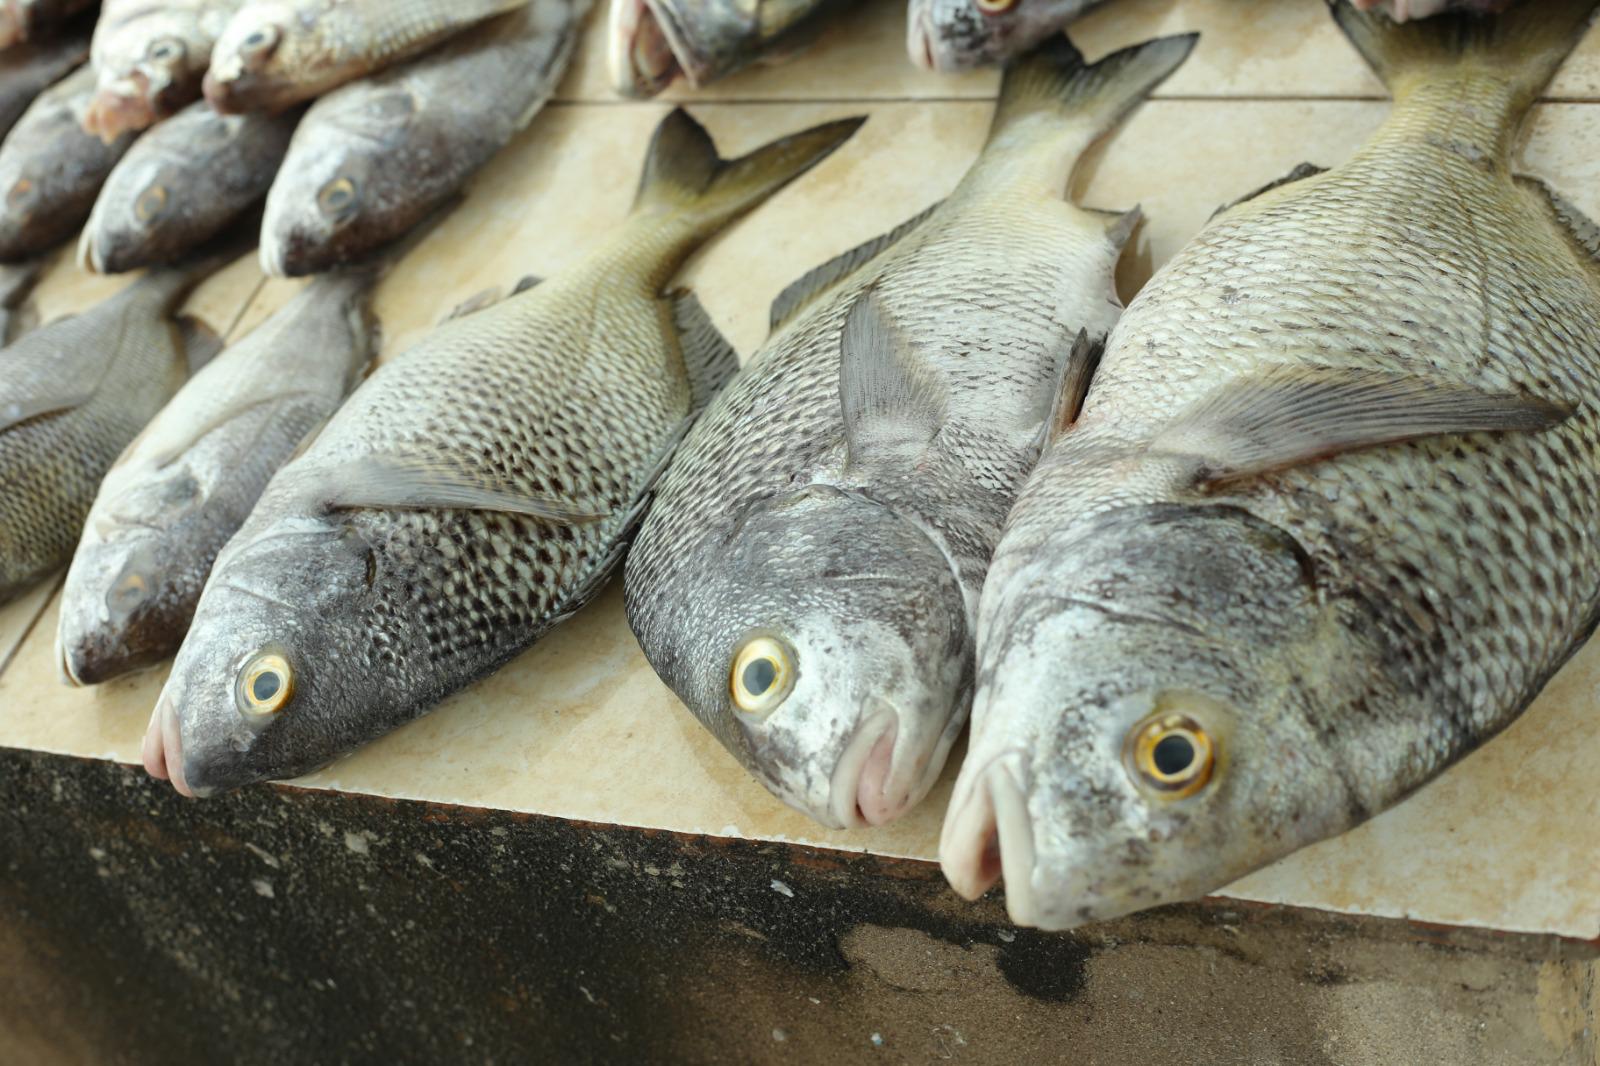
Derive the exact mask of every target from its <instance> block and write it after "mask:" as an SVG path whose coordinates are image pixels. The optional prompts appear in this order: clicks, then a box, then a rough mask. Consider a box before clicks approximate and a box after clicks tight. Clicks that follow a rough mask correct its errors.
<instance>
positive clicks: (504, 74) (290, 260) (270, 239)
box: [261, 0, 589, 277]
mask: <svg viewBox="0 0 1600 1066" xmlns="http://www.w3.org/2000/svg"><path fill="white" fill-rule="evenodd" d="M588 4H589V0H533V2H532V3H529V4H527V5H526V6H525V7H523V8H522V9H521V10H519V11H515V12H512V13H511V14H509V15H506V16H504V17H503V18H500V19H496V20H494V21H492V22H488V23H485V24H484V25H483V26H481V27H479V28H478V29H476V30H473V31H471V32H469V33H466V34H463V35H462V36H461V37H460V38H458V39H457V40H454V41H452V42H450V43H449V44H447V45H445V46H444V47H443V48H440V49H439V50H438V51H435V52H432V53H430V54H429V55H427V56H424V57H423V58H422V59H419V60H417V61H416V62H413V63H410V64H408V65H406V66H403V67H399V68H397V69H395V70H392V71H389V72H387V73H384V74H380V75H378V76H376V77H373V78H369V79H366V80H363V81H358V82H355V83H354V84H351V85H347V86H345V87H344V88H342V89H338V90H336V91H334V92H332V93H330V94H329V95H327V96H325V97H323V98H322V99H321V100H318V101H317V102H316V104H314V105H313V106H312V108H311V110H310V111H309V112H308V113H307V114H306V117H305V120H304V121H303V122H302V123H301V124H300V128H299V129H298V130H296V131H295V135H294V141H293V143H292V145H291V146H290V149H289V155H288V158H287V159H286V160H284V164H283V168H282V170H281V172H280V174H279V176H278V180H277V181H276V182H275V183H274V185H273V187H272V192H271V193H270V195H269V196H268V198H267V214H266V219H265V220H264V222H263V224H262V236H261V266H262V269H263V270H265V271H266V272H267V273H268V274H270V275H274V276H278V277H281V276H285V275H290V276H299V275H302V274H314V273H317V272H318V271H322V270H327V269H329V268H330V267H332V266H335V265H337V264H339V263H345V262H351V261H353V260H356V259H360V258H361V257H363V256H364V255H366V254H367V253H368V252H370V251H371V250H372V249H374V248H378V247H381V246H382V245H384V244H386V243H388V242H389V241H391V240H394V239H395V238H397V237H399V236H400V235H401V234H403V233H405V232H406V231H407V230H409V229H410V228H411V227H412V226H414V225H416V224H417V223H418V222H419V221H420V220H422V219H423V218H425V217H426V216H428V215H429V214H430V213H432V212H433V211H434V210H435V209H437V208H438V207H439V205H440V204H443V203H444V202H445V201H447V200H448V199H449V198H450V197H451V196H452V195H453V194H455V193H456V192H457V191H458V190H459V189H460V188H461V186H462V185H463V184H465V183H466V181H467V179H468V178H469V177H471V176H472V175H473V174H474V173H476V172H477V170H478V169H479V168H480V167H482V166H483V165H484V164H485V163H487V162H488V161H489V160H490V159H491V158H492V157H493V156H494V155H495V153H496V152H498V151H499V150H500V149H502V148H504V147H505V146H506V144H507V143H508V142H510V140H511V138H512V137H513V136H515V135H516V133H517V132H518V131H520V130H522V129H523V128H525V127H526V126H527V124H528V123H529V122H530V121H532V119H533V116H534V114H535V113H537V112H538V110H539V108H541V107H542V106H544V102H545V101H546V100H547V99H549V97H550V94H551V92H553V91H554V90H555V87H556V85H557V83H558V82H560V80H561V76H562V74H563V73H564V72H565V71H566V68H567V61H568V60H569V59H570V57H571V55H572V48H573V43H574V42H575V41H576V39H577V34H578V29H579V27H580V26H581V25H582V22H583V16H584V14H585V13H586V12H587V10H588ZM397 160H399V161H402V163H401V165H396V161H397Z"/></svg>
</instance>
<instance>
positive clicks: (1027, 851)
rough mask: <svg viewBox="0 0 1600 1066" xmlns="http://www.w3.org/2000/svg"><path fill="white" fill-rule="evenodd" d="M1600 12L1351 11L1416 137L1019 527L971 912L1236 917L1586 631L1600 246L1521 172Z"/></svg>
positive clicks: (1046, 487)
mask: <svg viewBox="0 0 1600 1066" xmlns="http://www.w3.org/2000/svg"><path fill="white" fill-rule="evenodd" d="M1594 6H1595V0H1561V2H1559V3H1553V4H1540V5H1526V6H1524V7H1520V8H1515V9H1513V11H1512V13H1510V14H1507V15H1504V16H1500V19H1499V21H1493V20H1483V19H1480V18H1473V17H1468V16H1445V17H1443V18H1439V19H1434V20H1429V21H1426V22H1419V23H1416V24H1414V25H1408V26H1404V27H1396V26H1395V24H1393V23H1392V22H1390V21H1389V20H1388V19H1387V18H1385V17H1382V16H1368V15H1360V14H1356V13H1355V12H1354V11H1353V9H1351V8H1349V7H1348V6H1346V5H1344V4H1343V3H1342V0H1336V2H1334V7H1335V9H1336V11H1335V14H1336V18H1338V20H1339V21H1340V23H1341V25H1343V26H1344V27H1345V28H1346V31H1347V32H1348V33H1349V34H1350V35H1351V37H1352V39H1353V40H1355V41H1356V42H1357V44H1358V45H1359V46H1360V47H1361V48H1362V50H1363V51H1365V52H1367V54H1368V55H1369V57H1371V58H1374V60H1375V65H1376V66H1377V67H1378V68H1379V70H1380V73H1382V74H1383V75H1384V76H1385V79H1386V80H1387V81H1388V82H1389V84H1390V86H1391V88H1392V89H1393V90H1394V92H1395V95H1396V105H1395V109H1394V112H1393V114H1392V115H1391V117H1390V118H1389V120H1388V122H1387V123H1386V124H1385V125H1384V126H1383V128H1382V129H1381V130H1380V131H1379V132H1378V133H1377V134H1376V135H1375V136H1374V137H1373V138H1372V140H1371V141H1370V142H1369V143H1368V144H1367V145H1366V146H1365V147H1364V148H1362V149H1361V151H1360V152H1358V153H1357V154H1356V155H1355V157H1353V158H1352V159H1351V160H1350V161H1349V162H1347V163H1345V164H1344V165H1342V166H1340V167H1338V168H1337V169H1335V170H1333V171H1330V172H1326V173H1322V174H1319V175H1315V176H1310V177H1303V178H1301V180H1298V181H1292V182H1290V183H1288V184H1281V185H1279V186H1276V187H1269V188H1268V189H1267V190H1266V191H1263V192H1262V193H1261V194H1259V195H1257V196H1256V197H1254V198H1253V199H1248V200H1246V201H1244V202H1242V203H1240V204H1239V205H1237V206H1234V207H1232V208H1230V209H1227V210H1226V211H1224V212H1223V213H1221V214H1220V215H1219V216H1218V217H1217V218H1216V219H1215V220H1214V221H1213V222H1212V223H1211V224H1210V225H1208V226H1207V227H1206V229H1205V230H1204V231H1203V232H1202V233H1201V234H1200V236H1199V237H1197V238H1196V239H1195V240H1194V241H1193V242H1192V243H1191V244H1190V245H1189V246H1188V247H1187V248H1185V249H1184V250H1183V251H1181V252H1180V253H1179V254H1178V255H1177V256H1176V257H1175V258H1174V259H1173V261H1172V262H1171V263H1170V264H1168V265H1167V266H1166V267H1165V268H1163V269H1162V270H1161V271H1160V272H1159V273H1158V274H1157V276H1156V277H1155V278H1154V279H1152V281H1151V282H1150V284H1149V285H1148V286H1147V287H1146V288H1145V290H1144V291H1143V292H1142V293H1141V294H1140V296H1139V298H1138V299H1137V300H1136V301H1135V302H1134V304H1133V305H1132V306H1130V307H1129V309H1128V311H1127V313H1126V314H1125V315H1124V316H1123V319H1122V321H1121V323H1120V324H1119V325H1118V327H1117V329H1116V330H1115V331H1114V333H1113V335H1112V339H1111V341H1110V343H1109V345H1108V347H1107V350H1106V353H1105V357H1104V359H1103V361H1102V363H1101V367H1100V370H1099V373H1098V374H1097V376H1096V378H1095V382H1094V386H1093V389H1092V391H1091V392H1090V394H1089V399H1088V403H1087V405H1086V407H1085V409H1084V412H1083V416H1082V418H1081V419H1080V420H1079V422H1078V423H1077V425H1075V426H1074V427H1073V428H1071V429H1070V430H1068V431H1067V432H1066V433H1064V434H1063V435H1061V436H1060V437H1059V438H1058V439H1057V440H1056V442H1055V443H1054V444H1053V446H1052V447H1051V449H1050V450H1049V452H1048V454H1047V455H1046V456H1045V458H1044V460H1043V461H1042V462H1041V463H1040V465H1039V467H1038V469H1037V470H1036V471H1035V473H1034V474H1033V475H1032V477H1031V478H1030V480H1029V482H1028V484H1027V486H1026V488H1025V489H1024V491H1023V492H1022V494H1021V496H1020V498H1019V500H1018V503H1017V506H1016V509H1015V510H1014V511H1013V513H1012V515H1011V517H1010V519H1009V521H1008V526H1007V530H1006V533H1005V536H1004V539H1003V540H1002V542H1001V545H1000V547H999V549H998V550H997V553H996V557H995V563H994V566H993V568H992V569H991V571H990V578H989V585H988V587H987V589H986V591H985V599H984V603H983V608H982V614H981V618H980V637H979V645H980V646H979V673H978V685H979V691H978V695H977V698H976V702H975V705H974V711H973V736H972V742H971V745H970V748H969V753H968V756H967V761H966V763H965V765H964V766H963V768H962V773H961V776H960V778H959V780H958V782H957V785H956V792H955V795H954V797H953V799H952V803H951V808H950V813H949V815H948V817H947V820H946V823H945V832H944V839H943V842H942V846H941V858H942V861H943V863H944V866H945V870H946V872H947V874H948V875H949V876H950V878H951V881H952V883H953V884H954V885H955V886H956V887H957V888H958V889H959V890H961V891H962V892H963V893H965V894H968V895H975V894H977V893H979V892H982V891H983V890H984V889H985V888H987V887H988V885H989V884H991V883H993V881H994V880H995V879H997V878H998V877H1000V876H1001V875H1002V874H1003V876H1004V880H1005V884H1006V896H1007V903H1008V906H1009V908H1010V910H1011V914H1012V916H1013V918H1015V919H1016V920H1017V921H1019V922H1023V923H1026V924H1035V925H1041V926H1045V927H1049V928H1062V927H1067V926H1071V925H1075V924H1079V923H1082V922H1085V921H1090V920H1096V919H1100V918H1106V917H1112V916H1115V915H1118V914H1122V913H1125V912H1127V911H1130V910H1136V909H1139V908H1143V907H1149V906H1155V905H1158V904H1162V903H1167V902H1172V901H1174V900H1178V899H1184V898H1188V897H1192V896H1196V895H1200V894H1203V893H1207V892H1211V891H1214V890H1216V889H1218V888H1220V887H1222V886H1223V885H1225V884H1227V883H1228V882H1230V881H1232V880H1234V879H1235V878H1237V877H1239V876H1242V875H1243V874H1245V873H1247V872H1249V871H1250V870H1252V869H1255V868H1256V867H1258V866H1261V865H1262V864H1264V863H1267V862H1270V861H1272V860H1273V859H1276V858H1278V857H1280V856H1283V855H1285V854H1287V853H1289V852H1291V851H1293V850H1295V849H1296V848H1299V847H1301V846H1304V845H1306V844H1309V843H1312V842H1314V841H1316V840H1319V839H1322V838H1324V837H1327V836H1329V835H1332V834H1335V833H1338V832H1340V831H1342V830H1344V829H1346V828H1348V827H1350V826H1352V825H1354V824H1356V823H1357V822H1360V821H1361V820H1363V819H1365V818H1367V817H1369V816H1371V815H1373V814H1375V813H1377V812H1379V811H1381V810H1383V809H1384V808H1386V807H1388V806H1390V805H1391V804H1393V803H1395V802H1397V801H1398V800H1399V799H1400V798H1401V797H1403V796H1405V795H1406V794H1408V793H1409V792H1410V791H1411V790H1413V789H1415V788H1417V787H1419V786H1421V785H1422V784H1423V783H1425V782H1426V781H1428V780H1429V779H1430V778H1431V777H1433V776H1434V775H1435V774H1437V773H1438V772H1440V771H1441V770H1443V769H1444V768H1445V767H1447V766H1449V765H1450V764H1451V763H1452V762H1454V761H1455V760H1456V759H1458V758H1460V757H1461V756H1462V755H1463V754H1465V753H1466V752H1468V751H1470V750H1471V749H1472V748H1473V747H1475V746H1476V745H1478V744H1479V743H1481V742H1482V741H1484V740H1485V739H1487V738H1488V737H1489V736H1491V735H1492V734H1494V733H1495V732H1497V731H1498V730H1499V729H1501V728H1503V727H1504V726H1505V725H1506V724H1507V723H1508V722H1510V721H1511V720H1512V719H1513V718H1514V717H1515V716H1516V715H1517V714H1518V713H1519V712H1520V711H1521V710H1522V709H1523V708H1524V707H1525V706H1526V705H1527V704H1528V703H1529V701H1530V700H1532V699H1533V697H1534V695H1535V694H1536V693H1537V692H1538V691H1539V689H1540V687H1541V686H1542V685H1543V684H1544V682H1545V681H1546V679H1548V678H1549V677H1550V675H1551V674H1552V673H1553V672H1554V671H1555V670H1556V669H1557V667H1559V666H1560V664H1561V663H1562V662H1563V661H1564V660H1565V659H1566V658H1567V657H1568V656H1569V655H1570V654H1572V652H1573V651H1574V650H1575V649H1576V648H1577V647H1578V646H1579V645H1580V644H1581V642H1582V641H1583V640H1584V639H1585V637H1586V636H1587V634H1588V633H1589V631H1590V630H1591V629H1592V628H1593V627H1594V624H1595V621H1596V618H1597V609H1600V539H1597V536H1596V531H1597V530H1600V407H1597V403H1600V269H1597V265H1596V263H1595V261H1594V260H1593V258H1592V256H1593V254H1594V252H1595V251H1596V250H1597V249H1600V230H1597V229H1595V228H1594V227H1593V224H1591V223H1586V222H1583V221H1581V220H1578V219H1577V218H1576V216H1575V215H1574V213H1573V212H1572V211H1571V209H1570V208H1568V207H1566V206H1565V205H1564V204H1562V203H1560V202H1559V200H1555V199H1552V198H1551V196H1550V195H1549V194H1548V193H1547V192H1546V191H1544V190H1543V189H1542V188H1541V187H1538V186H1537V185H1534V184H1531V183H1526V182H1518V181H1517V180H1515V179H1514V178H1513V175H1512V173H1511V169H1510V166H1509V159H1508V157H1509V154H1510V148H1511V145H1512V142H1513V137H1514V134H1515V132H1516V130H1517V129H1518V127H1519V125H1520V122H1521V119H1522V116H1523V114H1524V112H1525V111H1526V109H1527V107H1528V106H1529V105H1530V104H1531V103H1532V101H1533V99H1534V97H1535V96H1536V95H1537V92H1538V90H1539V88H1540V87H1541V86H1542V85H1543V84H1544V83H1545V82H1546V81H1547V80H1548V78H1549V76H1550V75H1551V74H1552V73H1553V72H1554V70H1555V69H1556V67H1557V66H1558V65H1559V62H1560V59H1561V57H1562V56H1564V55H1565V53H1566V50H1567V49H1568V48H1569V47H1570V46H1571V45H1572V44H1573V43H1574V41H1575V40H1576V38H1577V37H1578V36H1580V35H1581V33H1582V31H1583V27H1584V26H1585V25H1586V24H1587V20H1588V16H1589V14H1590V12H1591V11H1592V10H1593V8H1594ZM1535 7H1537V8H1538V13H1537V14H1532V12H1533V10H1534V8H1535ZM997 852H998V859H997V858H996V857H995V856H996V853H997Z"/></svg>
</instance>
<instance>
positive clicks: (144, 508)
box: [56, 267, 380, 685]
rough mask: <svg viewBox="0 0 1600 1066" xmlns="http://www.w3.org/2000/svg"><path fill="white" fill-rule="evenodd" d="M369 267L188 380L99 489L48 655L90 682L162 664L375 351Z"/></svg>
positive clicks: (301, 303) (281, 315)
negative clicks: (237, 537)
mask: <svg viewBox="0 0 1600 1066" xmlns="http://www.w3.org/2000/svg"><path fill="white" fill-rule="evenodd" d="M379 274H380V271H379V270H378V269H375V268H372V267H362V268H356V269H353V270H346V271H340V272H338V273H333V274H324V275H322V276H321V277H319V278H316V279H314V280H313V281H311V282H310V283H309V284H307V285H306V286H305V287H304V288H303V289H301V290H300V292H299V294H298V295H296V296H295V297H294V299H292V300H290V301H289V303H287V304H286V305H284V307H283V308H282V309H281V310H279V311H278V312H277V314H275V315H273V316H272V317H271V318H270V319H268V320H267V321H266V322H265V323H264V324H262V325H261V326H260V327H258V328H257V329H255V330H253V331H252V332H251V333H249V334H248V335H247V336H246V337H245V338H244V339H243V340H241V341H239V342H238V343H237V344H234V345H231V346H230V347H228V348H227V349H225V350H224V351H223V352H222V354H220V355H219V356H217V357H216V358H215V359H213V360H212V361H210V362H209V363H207V364H206V365H205V367H204V368H202V369H201V370H200V371H199V372H198V373H196V374H195V375H194V376H193V377H192V378H190V379H189V381H188V383H187V384H185V385H184V386H183V388H182V389H180V390H179V391H178V394H177V395H176V396H174V397H173V399H172V401H171V402H170V403H168V404H167V405H166V406H165V407H164V408H162V409H161V412H160V413H159V414H158V415H156V417H155V419H154V420H153V421H152V422H151V423H150V425H149V426H148V427H147V428H146V429H145V431H144V432H143V433H141V434H140V435H139V438H138V439H137V440H136V441H135V442H134V443H133V444H132V446H130V447H129V448H128V450H127V451H126V452H124V453H123V454H122V457H121V458H120V459H118V460H117V463H116V465H115V466H113V467H112V468H111V470H110V472H109V473H108V474H107V475H106V478H105V481H104V482H103V483H102V485H101V487H100V492H99V495H98V496H97V497H96V498H95V501H94V506H93V507H92V508H91V509H90V511H89V517H88V520H87V522H86V523H85V525H84V532H83V539H82V540H81V541H80V543H79V545H78V549H77V552H76V553H75V554H74V556H73V560H72V565H71V567H70V568H69V569H68V571H67V580H66V584H65V585H64V586H63V588H62V592H61V612H60V623H59V628H58V630H57V639H56V648H57V657H58V659H59V661H60V663H61V672H62V676H63V677H64V678H65V679H66V680H67V681H68V682H69V683H71V684H74V685H98V684H102V683H103V682H106V681H109V680H111V679H113V678H116V677H120V676H122V675H124V674H128V673H132V672H134V671H137V670H142V669H146V668H148V667H151V666H155V665H156V664H158V663H160V662H162V661H163V660H165V659H167V658H169V657H170V656H172V655H173V654H174V653H175V652H176V651H177V650H178V646H179V645H180V644H181V643H182V642H183V637H184V634H185V633H187V632H188V629H189V620H190V618H191V617H192V616H193V614H194V609H195V604H196V603H197V602H199V599H200V590H201V588H202V587H203V586H204V584H205V580H206V577H207V575H208V574H209V573H210V571H211V564H212V563H213V562H214V561H215V560H216V558H217V554H218V553H219V552H220V551H221V550H222V548H223V545H225V544H226V543H227V541H228V539H229V538H230V537H232V536H233V534H234V533H236V532H237V531H238V530H239V527H240V526H242V525H243V524H244V521H245V519H246V518H247V517H249V514H250V510H251V508H252V507H254V506H255V503H256V501H257V500H258V499H259V498H260V496H261V493H262V491H263V490H265V489H266V487H267V482H268V480H269V479H270V478H271V477H272V475H273V474H274V473H276V472H277V470H278V468H279V467H281V466H282V465H283V464H284V463H285V462H287V461H288V459H289V458H290V456H291V455H292V454H293V453H294V451H295V449H296V448H298V447H299V446H300V443H301V442H302V440H304V439H305V437H306V436H307V435H308V434H309V433H311V432H312V431H313V430H315V429H316V428H318V427H319V426H321V425H322V424H323V423H325V422H326V421H327V420H328V419H329V417H331V416H332V414H333V412H334V411H335V410H336V409H337V408H338V406H339V404H340V403H341V402H342V401H343V400H344V398H345V396H346V395H348V393H349V392H350V390H351V389H352V388H354V387H355V385H356V384H357V383H358V382H359V381H360V379H361V375H362V373H363V371H364V370H365V369H366V367H367V364H368V363H369V361H370V360H371V359H372V357H373V355H374V354H375V353H376V347H377V331H376V329H375V325H374V322H373V320H372V318H371V316H370V314H369V311H368V307H367V303H368V295H369V293H370V292H371V289H372V286H373V283H374V282H375V281H376V280H377V278H378V276H379Z"/></svg>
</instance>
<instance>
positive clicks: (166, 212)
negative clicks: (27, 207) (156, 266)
mask: <svg viewBox="0 0 1600 1066" xmlns="http://www.w3.org/2000/svg"><path fill="white" fill-rule="evenodd" d="M197 132H200V131H197ZM201 135H202V136H204V133H203V132H202V133H201ZM195 147H196V150H197V152H198V151H199V150H201V147H202V146H199V145H196V146H195ZM116 188H117V190H118V191H119V192H121V191H123V190H126V192H127V195H119V196H101V197H100V198H99V199H97V200H96V201H95V210H94V214H93V217H92V218H91V219H90V222H89V224H88V226H86V227H85V228H84V230H83V234H82V237H81V239H80V243H79V248H78V261H79V265H80V266H82V267H83V268H84V269H86V270H91V271H93V272H95V273H97V274H120V273H123V272H124V271H128V270H134V269H136V268H138V267H141V266H147V265H149V264H150V263H152V262H163V261H166V259H167V258H168V257H170V256H172V255H175V254H177V253H179V252H181V251H182V250H183V249H184V248H186V247H187V244H186V241H185V238H186V236H187V234H185V233H184V232H183V229H184V222H185V220H186V219H188V218H189V217H190V216H191V213H192V212H193V211H195V210H196V208H197V206H199V207H202V208H203V206H204V205H195V204H185V203H184V202H183V199H182V198H183V196H184V192H185V190H187V189H193V188H194V181H193V179H192V176H189V175H185V174H184V173H183V167H182V165H181V164H179V163H176V162H172V161H169V160H164V159H149V160H146V161H145V162H144V163H143V165H140V166H138V167H137V169H127V170H125V171H124V172H123V173H122V174H120V175H118V179H117V186H116Z"/></svg>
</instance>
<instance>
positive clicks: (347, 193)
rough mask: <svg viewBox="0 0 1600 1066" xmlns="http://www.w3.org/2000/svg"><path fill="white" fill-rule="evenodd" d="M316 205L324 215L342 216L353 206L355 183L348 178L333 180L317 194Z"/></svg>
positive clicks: (354, 201)
mask: <svg viewBox="0 0 1600 1066" xmlns="http://www.w3.org/2000/svg"><path fill="white" fill-rule="evenodd" d="M317 203H318V204H319V205H320V206H321V207H322V210H323V212H324V213H326V214H329V215H340V214H343V213H344V212H346V211H348V210H350V209H351V208H353V207H354V206H355V203H356V183H355V182H353V181H351V180H350V179H349V178H334V179H333V180H332V181H330V182H328V184H326V185H324V186H323V187H322V191H321V192H319V193H318V194H317Z"/></svg>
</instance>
